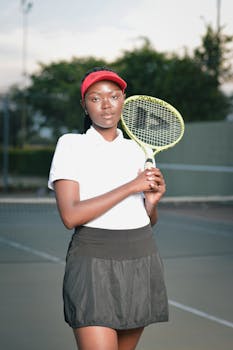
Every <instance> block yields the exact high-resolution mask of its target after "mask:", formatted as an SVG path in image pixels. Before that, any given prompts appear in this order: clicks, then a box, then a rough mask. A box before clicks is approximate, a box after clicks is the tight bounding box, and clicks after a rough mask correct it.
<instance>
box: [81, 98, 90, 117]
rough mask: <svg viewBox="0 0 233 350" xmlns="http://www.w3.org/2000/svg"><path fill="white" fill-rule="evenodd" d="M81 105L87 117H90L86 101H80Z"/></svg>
mask: <svg viewBox="0 0 233 350" xmlns="http://www.w3.org/2000/svg"><path fill="white" fill-rule="evenodd" d="M80 104H81V106H82V108H83V109H84V113H85V114H86V115H88V111H87V108H86V105H85V101H83V100H80Z"/></svg>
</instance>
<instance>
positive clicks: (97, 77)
mask: <svg viewBox="0 0 233 350" xmlns="http://www.w3.org/2000/svg"><path fill="white" fill-rule="evenodd" d="M101 80H110V81H113V82H114V83H116V84H118V85H119V86H120V88H121V90H122V92H124V91H125V89H126V86H127V83H126V82H125V81H124V80H123V79H122V78H121V77H119V75H118V74H116V73H115V72H112V71H108V70H100V71H96V72H92V73H90V74H88V76H87V77H86V78H85V79H84V81H83V82H82V85H81V95H82V100H83V99H84V95H85V93H86V91H87V89H88V88H89V87H90V86H91V85H93V84H94V83H97V81H101Z"/></svg>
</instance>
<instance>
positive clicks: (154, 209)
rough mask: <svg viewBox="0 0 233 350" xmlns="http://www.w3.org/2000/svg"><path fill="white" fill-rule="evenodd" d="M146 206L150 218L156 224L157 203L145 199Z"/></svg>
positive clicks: (152, 223)
mask: <svg viewBox="0 0 233 350" xmlns="http://www.w3.org/2000/svg"><path fill="white" fill-rule="evenodd" d="M145 208H146V211H147V214H148V216H149V218H150V222H151V225H155V224H156V222H157V221H158V209H157V204H156V205H154V204H151V203H149V202H148V201H146V200H145Z"/></svg>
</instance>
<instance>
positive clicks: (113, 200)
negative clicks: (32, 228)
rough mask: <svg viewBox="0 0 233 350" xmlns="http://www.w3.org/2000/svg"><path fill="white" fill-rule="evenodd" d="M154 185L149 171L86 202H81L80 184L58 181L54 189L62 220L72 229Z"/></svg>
mask: <svg viewBox="0 0 233 350" xmlns="http://www.w3.org/2000/svg"><path fill="white" fill-rule="evenodd" d="M153 183H154V180H151V178H150V176H148V175H147V171H143V172H141V173H140V174H139V175H138V176H137V177H136V178H135V179H133V180H132V181H130V182H128V183H126V184H124V185H122V186H120V187H117V188H115V189H113V190H112V191H110V192H107V193H104V194H102V195H99V196H97V197H93V198H90V199H86V200H80V191H79V183H78V182H75V181H71V180H57V181H55V182H54V189H55V193H56V200H57V206H58V210H59V213H60V216H61V219H62V221H63V223H64V225H65V226H66V227H67V228H68V229H72V228H74V227H76V226H80V225H84V224H86V223H87V222H89V221H91V220H93V219H95V218H97V217H98V216H100V215H102V214H104V213H105V212H106V211H108V210H109V209H111V208H112V207H113V206H115V205H116V204H118V203H119V202H121V201H122V200H123V199H125V198H126V197H128V196H130V195H132V194H134V193H137V192H143V191H149V190H151V188H152V187H153Z"/></svg>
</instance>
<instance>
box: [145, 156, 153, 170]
mask: <svg viewBox="0 0 233 350" xmlns="http://www.w3.org/2000/svg"><path fill="white" fill-rule="evenodd" d="M153 165H154V162H153V159H152V158H147V160H146V162H145V169H150V168H153Z"/></svg>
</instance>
